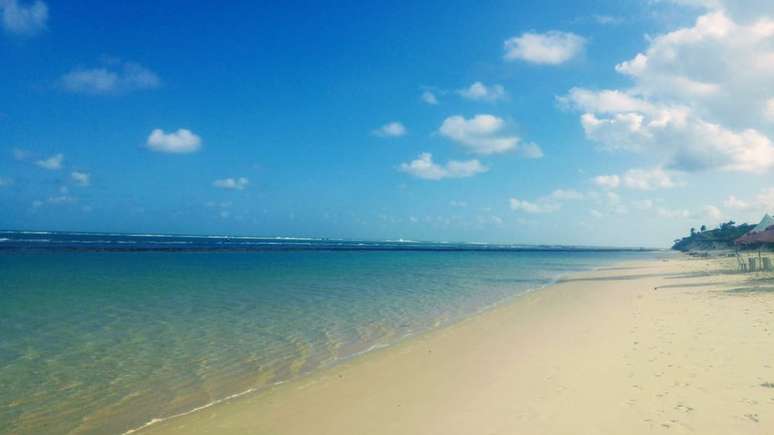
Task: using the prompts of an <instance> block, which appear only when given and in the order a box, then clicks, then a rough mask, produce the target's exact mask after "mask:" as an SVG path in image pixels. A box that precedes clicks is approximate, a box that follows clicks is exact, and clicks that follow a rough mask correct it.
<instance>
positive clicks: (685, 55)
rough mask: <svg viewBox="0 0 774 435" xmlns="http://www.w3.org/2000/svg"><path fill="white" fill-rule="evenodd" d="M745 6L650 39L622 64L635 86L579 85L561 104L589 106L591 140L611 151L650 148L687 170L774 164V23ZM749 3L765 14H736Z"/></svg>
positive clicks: (728, 5) (756, 168)
mask: <svg viewBox="0 0 774 435" xmlns="http://www.w3.org/2000/svg"><path fill="white" fill-rule="evenodd" d="M741 3H742V2H728V1H724V2H722V3H719V4H720V5H721V6H722V8H721V9H718V10H712V11H710V12H707V13H705V14H704V15H701V16H700V17H698V18H697V20H696V21H695V23H694V24H693V25H691V26H688V27H684V28H680V29H677V30H675V31H672V32H669V33H665V34H663V35H659V36H656V37H653V38H650V39H649V42H648V47H647V49H646V50H644V51H643V52H641V53H638V54H636V55H635V56H634V57H632V58H631V59H630V60H628V61H626V62H622V63H620V64H618V65H617V66H616V71H618V72H619V73H621V74H623V75H626V76H627V77H629V78H630V79H631V80H632V81H633V86H631V87H630V88H628V89H619V90H601V91H592V90H587V89H579V88H575V89H572V90H571V91H570V92H569V93H568V95H567V96H566V97H564V98H561V99H560V101H561V102H564V103H569V105H570V106H572V107H574V108H575V109H577V110H579V111H581V112H582V115H581V125H582V126H583V128H584V131H585V134H586V136H587V137H588V138H589V139H591V140H592V141H594V142H596V143H597V144H599V145H600V147H601V148H603V149H607V150H625V151H631V152H647V153H648V154H649V155H652V156H655V157H657V158H658V159H660V160H661V163H662V164H663V165H664V167H665V168H667V169H670V168H671V169H679V170H684V171H699V170H722V171H743V172H758V173H762V172H764V171H767V170H769V169H772V168H774V142H772V140H771V137H772V134H774V123H772V119H774V118H773V117H774V102H772V99H773V98H774V82H772V80H771V76H772V74H774V44H772V40H773V39H774V19H772V18H767V17H766V14H765V13H763V12H762V10H761V9H759V8H758V9H756V8H750V7H747V8H737V7H736V6H738V5H740V4H741ZM769 3H771V2H769ZM755 4H756V5H758V4H760V5H763V3H760V2H758V3H755ZM771 4H774V3H771ZM732 5H734V7H732ZM745 9H747V10H748V11H756V12H758V13H759V15H758V16H757V17H751V16H748V17H747V19H746V21H745V20H743V19H741V18H740V19H738V20H737V19H735V16H734V15H733V13H732V12H731V11H732V10H734V11H736V13H739V16H740V17H741V16H742V15H745V14H744V10H745ZM767 10H769V11H772V12H774V7H769V8H768V9H767ZM769 16H772V15H769Z"/></svg>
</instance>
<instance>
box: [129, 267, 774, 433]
mask: <svg viewBox="0 0 774 435" xmlns="http://www.w3.org/2000/svg"><path fill="white" fill-rule="evenodd" d="M732 261H733V259H707V258H700V259H697V258H688V257H686V256H673V257H669V258H665V259H660V260H653V261H636V262H626V263H621V264H617V265H614V266H610V267H602V268H599V269H598V270H594V271H589V272H582V273H577V274H573V275H572V276H570V277H567V278H565V279H563V280H561V281H560V282H559V283H557V284H555V285H553V286H549V287H546V288H543V289H541V290H539V291H535V292H531V293H528V294H525V295H522V296H520V297H518V298H515V299H514V300H513V301H512V302H510V303H508V304H503V305H500V306H497V307H494V308H492V309H491V310H489V311H486V312H483V313H480V314H478V315H475V316H472V317H470V318H468V319H466V320H464V321H462V322H459V323H456V324H454V325H451V326H448V327H445V328H442V329H438V330H434V331H430V332H428V333H425V334H423V335H420V336H416V337H412V338H411V339H410V340H405V341H403V342H401V343H399V344H397V345H395V346H393V347H390V348H386V349H380V350H376V351H374V352H370V353H368V354H365V355H363V356H361V357H359V358H355V359H353V360H351V361H347V362H345V363H342V364H340V365H337V366H335V367H332V368H328V369H324V370H321V371H320V372H319V373H315V374H312V375H309V376H307V377H304V378H302V379H298V380H296V381H292V382H288V383H286V384H282V385H278V386H275V387H273V388H271V389H269V390H268V391H265V392H262V393H259V394H251V395H246V396H244V397H240V398H237V399H234V400H232V401H228V402H225V403H221V404H218V405H216V406H212V407H209V408H207V409H204V410H201V411H198V412H195V413H192V414H189V415H186V416H183V417H179V418H174V419H171V420H168V421H164V422H161V423H158V424H154V425H151V426H149V427H147V428H145V429H144V430H142V431H140V432H139V433H143V434H145V433H148V434H175V433H188V434H196V433H224V434H229V433H235V434H236V433H267V434H268V433H271V434H303V433H316V434H334V433H335V434H349V433H351V434H362V433H369V434H394V433H405V434H412V433H416V434H436V433H437V434H470V433H624V432H625V433H634V434H639V433H653V432H661V431H664V433H667V432H668V431H671V432H675V431H676V432H678V433H681V432H691V431H696V432H698V433H770V432H771V431H772V430H774V388H770V387H767V385H774V384H772V383H774V368H772V367H771V366H769V365H768V363H767V361H770V360H771V359H772V357H774V349H772V348H771V346H768V344H769V343H771V341H770V338H771V337H770V331H769V330H768V327H767V326H766V322H767V321H768V320H771V319H772V318H774V317H772V312H774V293H767V291H766V290H765V288H764V287H761V283H764V284H765V280H766V279H768V277H766V276H762V275H755V276H753V275H742V274H737V273H732V270H733V263H732ZM750 286H752V287H750ZM761 288H764V290H760V289H761ZM734 289H737V290H734ZM738 289H757V290H751V291H740V290H738Z"/></svg>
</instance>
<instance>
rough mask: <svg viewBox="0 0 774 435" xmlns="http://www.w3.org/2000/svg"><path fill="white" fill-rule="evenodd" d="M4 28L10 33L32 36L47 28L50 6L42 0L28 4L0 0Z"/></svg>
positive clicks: (14, 0) (16, 0)
mask: <svg viewBox="0 0 774 435" xmlns="http://www.w3.org/2000/svg"><path fill="white" fill-rule="evenodd" d="M0 12H2V19H3V20H2V24H3V29H4V30H5V31H6V32H8V33H14V34H17V35H25V36H32V35H35V34H37V33H39V32H40V31H42V30H44V29H45V28H46V21H47V20H48V6H46V4H45V3H44V2H42V1H40V0H36V1H34V2H30V3H27V4H24V3H19V1H18V0H0Z"/></svg>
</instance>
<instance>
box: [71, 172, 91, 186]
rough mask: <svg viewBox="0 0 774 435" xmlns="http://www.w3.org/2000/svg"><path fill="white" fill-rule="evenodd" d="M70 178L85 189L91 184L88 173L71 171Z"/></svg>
mask: <svg viewBox="0 0 774 435" xmlns="http://www.w3.org/2000/svg"><path fill="white" fill-rule="evenodd" d="M70 178H72V180H73V182H75V184H77V185H79V186H84V187H85V186H88V185H90V184H91V174H89V173H88V172H81V171H73V172H71V173H70Z"/></svg>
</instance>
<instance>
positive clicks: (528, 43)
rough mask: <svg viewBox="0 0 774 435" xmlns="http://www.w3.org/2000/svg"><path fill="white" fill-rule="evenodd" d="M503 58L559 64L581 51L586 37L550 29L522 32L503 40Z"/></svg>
mask: <svg viewBox="0 0 774 435" xmlns="http://www.w3.org/2000/svg"><path fill="white" fill-rule="evenodd" d="M504 45H505V60H516V59H520V60H524V61H527V62H531V63H536V64H544V65H559V64H561V63H564V62H567V61H568V60H570V59H572V58H573V57H575V56H577V55H578V54H580V53H581V51H583V47H584V46H585V45H586V39H584V38H583V37H581V36H578V35H576V34H574V33H566V32H558V31H550V32H547V33H530V32H527V33H523V34H522V35H521V36H516V37H513V38H510V39H508V40H506V41H505V44H504Z"/></svg>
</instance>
